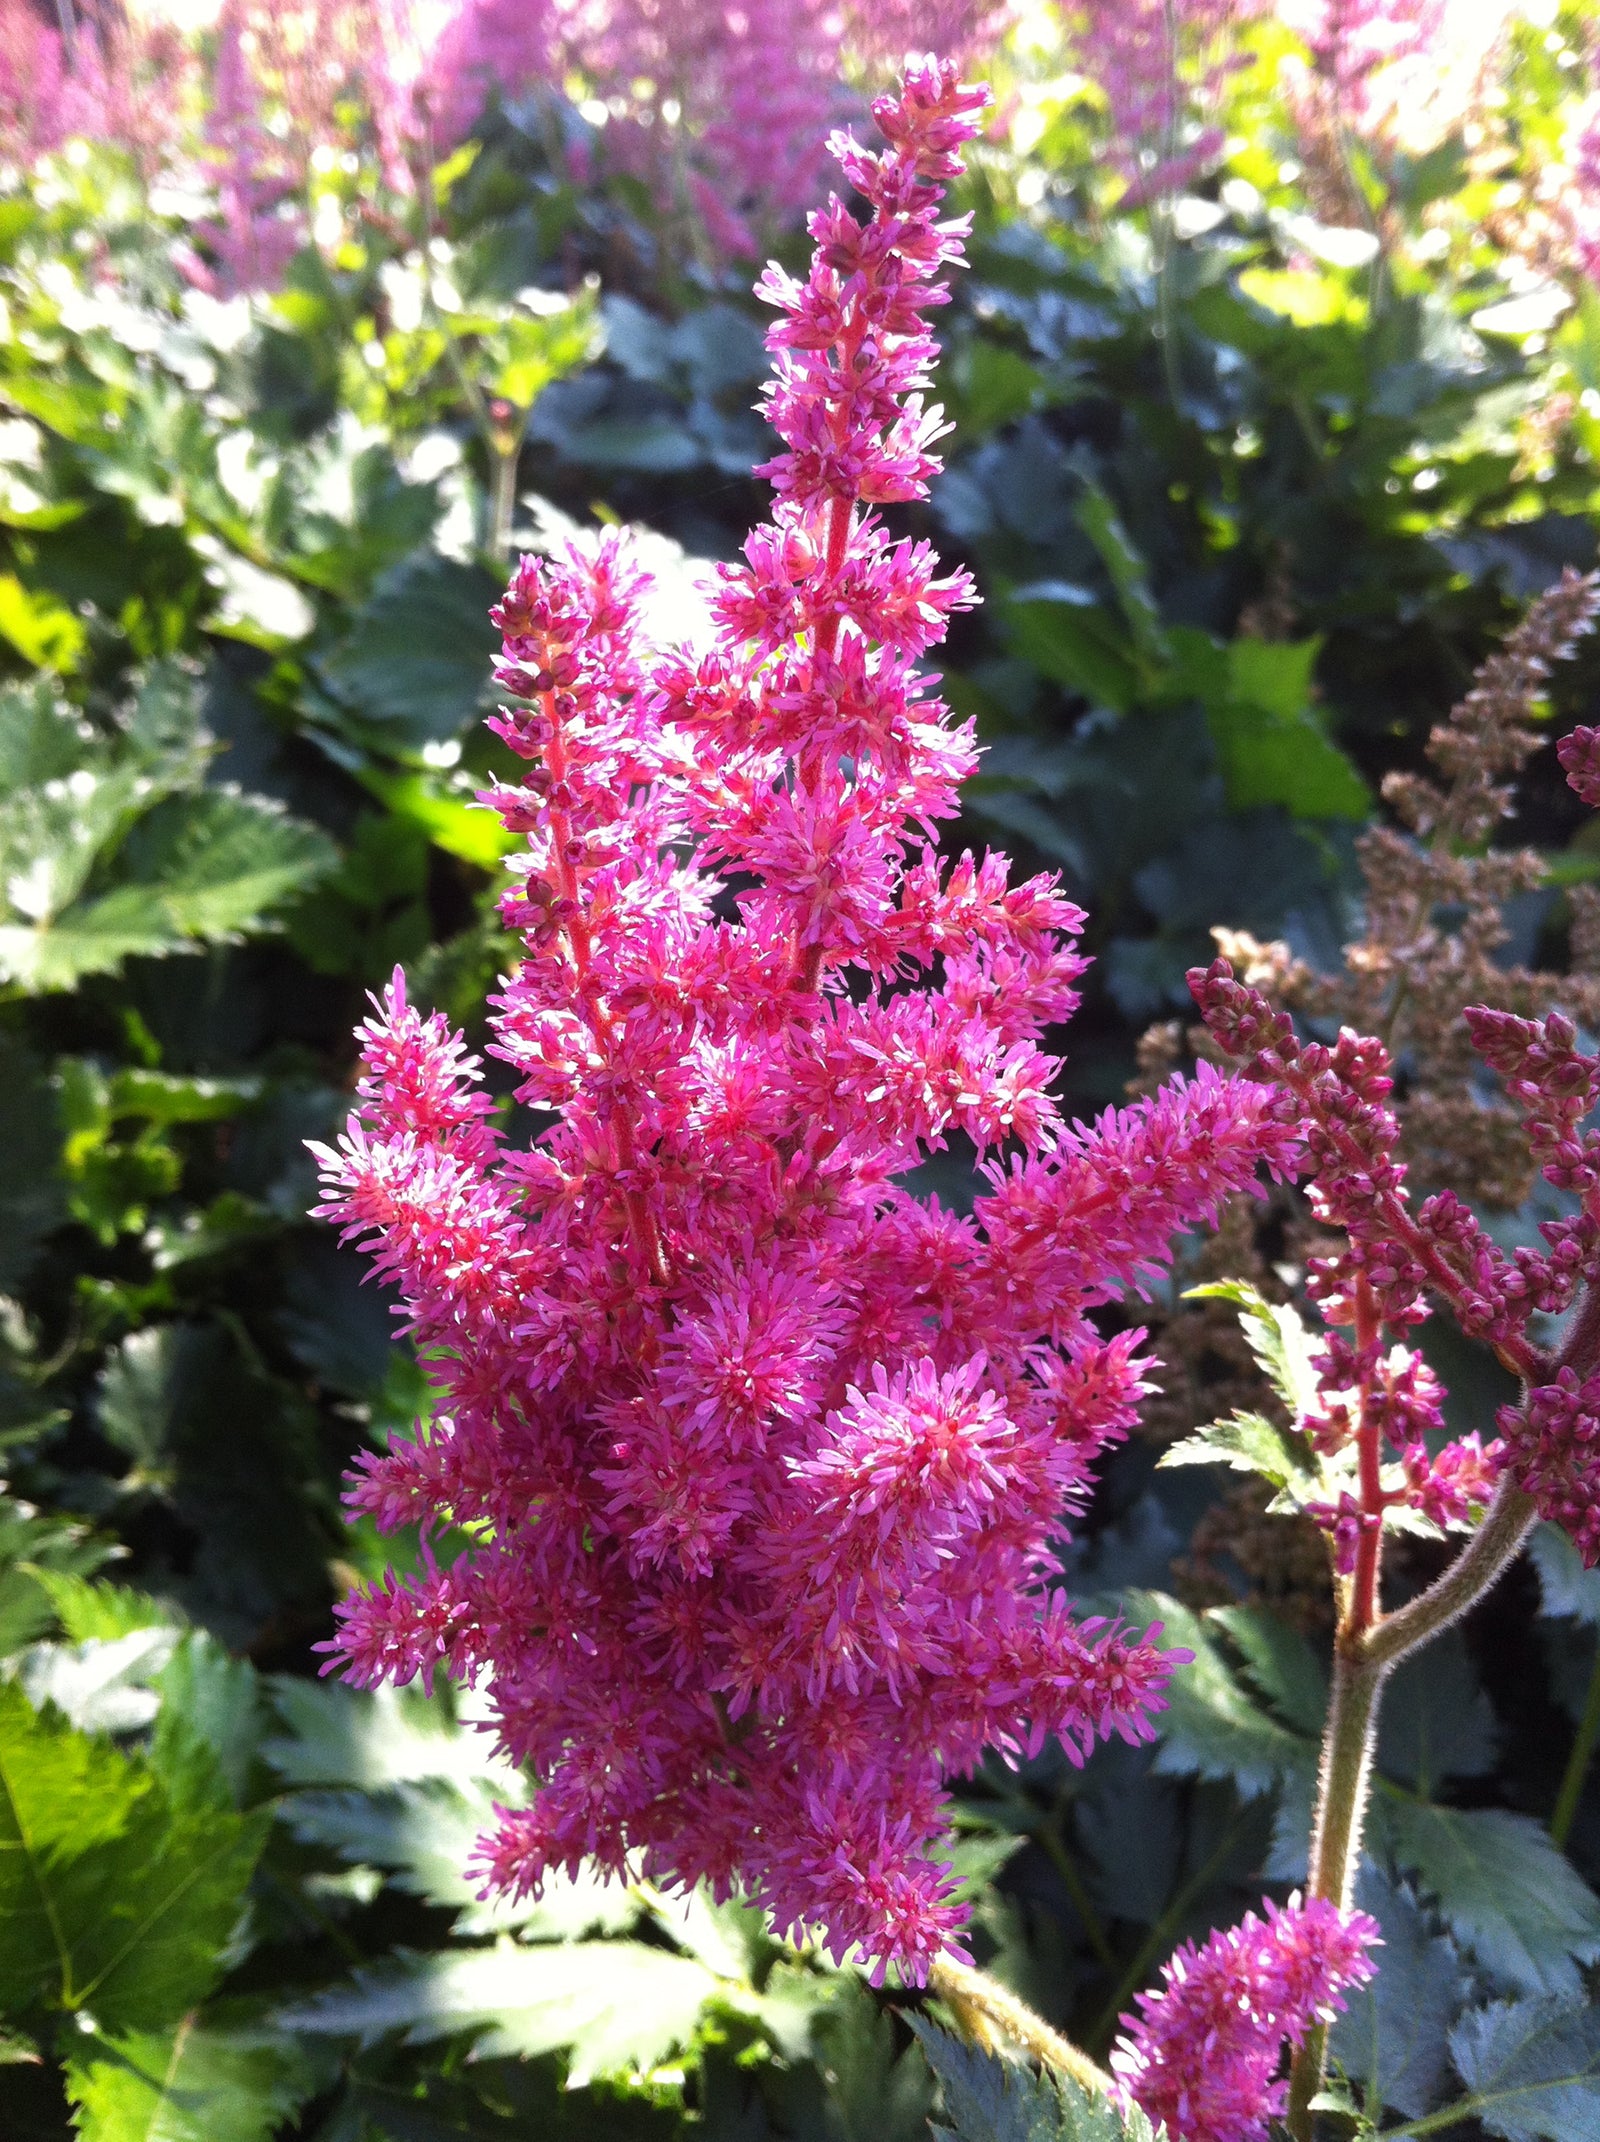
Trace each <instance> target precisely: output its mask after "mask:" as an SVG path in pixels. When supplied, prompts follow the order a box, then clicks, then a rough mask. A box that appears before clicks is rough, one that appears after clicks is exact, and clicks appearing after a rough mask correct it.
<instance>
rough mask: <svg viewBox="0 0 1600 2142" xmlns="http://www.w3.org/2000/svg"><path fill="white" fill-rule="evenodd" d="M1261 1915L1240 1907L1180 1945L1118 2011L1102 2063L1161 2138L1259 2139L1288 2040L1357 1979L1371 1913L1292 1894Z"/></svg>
mask: <svg viewBox="0 0 1600 2142" xmlns="http://www.w3.org/2000/svg"><path fill="white" fill-rule="evenodd" d="M1265 1909H1266V1917H1265V1918H1264V1919H1258V1918H1257V1917H1256V1916H1255V1914H1254V1913H1253V1912H1247V1913H1246V1914H1245V1916H1244V1918H1243V1919H1242V1920H1241V1921H1240V1922H1239V1924H1238V1925H1237V1926H1235V1927H1230V1928H1228V1929H1227V1930H1226V1931H1224V1932H1219V1933H1215V1934H1213V1935H1212V1936H1211V1939H1210V1940H1209V1941H1208V1942H1207V1943H1206V1944H1205V1946H1204V1947H1203V1948H1199V1949H1197V1948H1195V1947H1194V1946H1193V1944H1192V1943H1190V1944H1187V1945H1185V1946H1184V1947H1183V1948H1181V1949H1179V1950H1178V1952H1177V1954H1176V1955H1175V1956H1174V1957H1173V1958H1172V1960H1171V1962H1170V1963H1168V1965H1167V1967H1166V1969H1165V1971H1164V1972H1163V1974H1162V1979H1163V1983H1162V1985H1161V1987H1160V1988H1159V1990H1157V1991H1156V1992H1154V1993H1141V1994H1140V1995H1139V1996H1138V2005H1139V2014H1138V2015H1137V2016H1124V2017H1123V2018H1122V2022H1123V2025H1124V2028H1125V2031H1126V2035H1125V2036H1124V2037H1122V2038H1119V2039H1118V2041H1117V2044H1116V2046H1115V2048H1114V2049H1113V2051H1112V2054H1111V2068H1112V2072H1113V2074H1114V2075H1115V2076H1116V2077H1117V2080H1118V2082H1119V2083H1120V2084H1121V2086H1122V2088H1123V2090H1124V2091H1125V2093H1126V2095H1127V2097H1128V2098H1130V2099H1132V2100H1133V2101H1134V2102H1135V2103H1136V2104H1138V2105H1139V2106H1140V2107H1141V2108H1142V2109H1143V2110H1144V2112H1145V2113H1146V2114H1148V2116H1149V2118H1150V2120H1151V2122H1152V2124H1154V2125H1156V2126H1158V2127H1159V2126H1160V2125H1161V2123H1162V2122H1165V2123H1166V2130H1167V2133H1168V2135H1169V2136H1170V2137H1171V2142H1266V2136H1267V2124H1268V2122H1269V2121H1270V2120H1274V2119H1277V2118H1278V2117H1279V2116H1280V2115H1281V2114H1282V2112H1283V2110H1284V2107H1285V2103H1286V2099H1287V2091H1286V2086H1285V2084H1284V2083H1283V2082H1282V2081H1280V2080H1278V2079H1277V2073H1278V2068H1279V2065H1280V2062H1281V2060H1282V2057H1283V2050H1284V2047H1285V2045H1286V2044H1288V2045H1292V2046H1298V2045H1299V2044H1300V2043H1301V2041H1302V2040H1303V2039H1304V2037H1305V2036H1306V2033H1307V2032H1308V2031H1309V2030H1311V2029H1312V2028H1313V2027H1314V2026H1315V2025H1316V2024H1318V2023H1324V2022H1327V2021H1328V2020H1329V2019H1330V2018H1331V2016H1332V2015H1333V2014H1334V2013H1335V2011H1336V2010H1338V2009H1341V2008H1343V2007H1344V2005H1345V2004H1344V2000H1343V1998H1342V1995H1343V1990H1344V1988H1345V1987H1347V1986H1359V1985H1364V1984H1365V1983H1366V1981H1367V1980H1368V1979H1370V1978H1371V1977H1372V1975H1373V1971H1374V1968H1375V1967H1374V1965H1373V1963H1372V1961H1371V1958H1370V1957H1369V1956H1368V1955H1367V1950H1368V1949H1369V1948H1370V1947H1371V1946H1372V1945H1373V1944H1374V1943H1375V1942H1377V1941H1378V1939H1379V1932H1378V1926H1377V1922H1376V1920H1373V1919H1370V1918H1368V1917H1367V1915H1366V1914H1365V1913H1364V1912H1341V1911H1339V1910H1338V1909H1337V1908H1336V1907H1335V1906H1334V1905H1332V1904H1327V1903H1323V1902H1321V1901H1319V1900H1317V1899H1315V1898H1313V1899H1312V1900H1310V1901H1309V1902H1305V1903H1302V1902H1301V1900H1300V1899H1299V1898H1298V1897H1291V1898H1290V1900H1289V1903H1288V1904H1287V1906H1285V1907H1283V1908H1281V1909H1280V1908H1279V1907H1278V1906H1277V1905H1275V1904H1273V1903H1271V1902H1268V1903H1267V1905H1266V1907H1265Z"/></svg>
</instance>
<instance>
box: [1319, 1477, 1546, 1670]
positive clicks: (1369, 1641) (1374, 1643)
mask: <svg viewBox="0 0 1600 2142" xmlns="http://www.w3.org/2000/svg"><path fill="white" fill-rule="evenodd" d="M1537 1515H1538V1512H1537V1511H1536V1509H1535V1508H1534V1503H1533V1498H1532V1496H1531V1495H1524V1494H1523V1492H1522V1490H1521V1488H1519V1487H1518V1486H1517V1485H1516V1483H1515V1481H1513V1480H1512V1479H1511V1478H1510V1476H1509V1475H1508V1476H1507V1477H1506V1478H1505V1479H1503V1480H1502V1481H1501V1483H1500V1485H1499V1487H1498V1489H1497V1490H1496V1492H1495V1498H1494V1501H1493V1502H1492V1503H1491V1504H1490V1505H1489V1513H1488V1515H1487V1516H1486V1517H1485V1518H1484V1520H1483V1523H1482V1524H1481V1525H1480V1526H1479V1527H1478V1529H1477V1531H1476V1532H1475V1533H1474V1534H1473V1535H1472V1537H1471V1539H1470V1540H1469V1541H1468V1542H1467V1544H1466V1546H1465V1547H1463V1548H1462V1550H1461V1552H1460V1554H1458V1555H1457V1556H1456V1558H1455V1560H1454V1561H1453V1562H1452V1563H1451V1564H1450V1567H1449V1568H1448V1569H1447V1570H1446V1571H1445V1573H1444V1575H1443V1576H1442V1577H1440V1578H1438V1579H1437V1580H1436V1581H1435V1582H1434V1583H1432V1584H1430V1585H1429V1586H1428V1589H1427V1590H1426V1591H1425V1592H1419V1593H1418V1595H1417V1597H1416V1598H1415V1599H1411V1600H1408V1601H1407V1602H1406V1604H1405V1605H1404V1606H1403V1607H1400V1608H1399V1609H1397V1611H1396V1612H1395V1613H1393V1614H1386V1615H1385V1616H1384V1618H1383V1620H1382V1621H1380V1622H1378V1623H1376V1624H1375V1625H1374V1626H1373V1627H1372V1628H1370V1629H1368V1630H1367V1632H1366V1634H1365V1635H1364V1636H1363V1637H1362V1640H1361V1655H1362V1657H1363V1658H1364V1659H1365V1660H1367V1661H1368V1662H1369V1663H1370V1664H1372V1665H1375V1666H1381V1667H1384V1668H1388V1667H1390V1666H1397V1665H1398V1664H1399V1663H1400V1661H1401V1660H1402V1659H1403V1658H1406V1657H1408V1656H1409V1655H1410V1654H1411V1653H1412V1652H1413V1651H1415V1650H1416V1649H1417V1648H1418V1647H1419V1645H1422V1644H1425V1643H1427V1642H1429V1641H1430V1639H1431V1638H1433V1637H1435V1636H1437V1635H1438V1634H1439V1632H1440V1630H1441V1629H1447V1628H1448V1627H1449V1626H1450V1624H1451V1622H1453V1621H1459V1620H1460V1618H1461V1616H1462V1615H1463V1614H1464V1613H1465V1612H1466V1611H1467V1609H1468V1607H1470V1606H1473V1605H1475V1604H1476V1603H1477V1601H1478V1600H1480V1599H1481V1598H1482V1597H1483V1595H1484V1593H1485V1592H1486V1591H1488V1590H1489V1588H1490V1586H1491V1585H1492V1584H1494V1583H1495V1582H1496V1581H1497V1580H1498V1579H1499V1578H1500V1577H1502V1576H1503V1575H1504V1574H1505V1572H1506V1570H1507V1569H1508V1568H1509V1567H1510V1565H1511V1564H1512V1563H1513V1562H1514V1561H1515V1560H1516V1558H1517V1556H1518V1555H1519V1554H1520V1553H1521V1551H1522V1547H1523V1543H1524V1541H1525V1540H1526V1539H1527V1537H1528V1534H1529V1533H1530V1532H1531V1531H1532V1530H1533V1521H1534V1518H1535V1517H1536V1516H1537Z"/></svg>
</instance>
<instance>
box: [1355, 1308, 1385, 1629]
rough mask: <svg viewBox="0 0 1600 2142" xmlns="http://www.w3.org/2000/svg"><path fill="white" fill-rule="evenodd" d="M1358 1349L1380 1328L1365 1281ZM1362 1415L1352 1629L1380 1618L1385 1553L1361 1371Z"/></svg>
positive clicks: (1370, 1415) (1372, 1344) (1372, 1343)
mask: <svg viewBox="0 0 1600 2142" xmlns="http://www.w3.org/2000/svg"><path fill="white" fill-rule="evenodd" d="M1355 1321H1356V1351H1357V1353H1358V1355H1359V1356H1360V1357H1361V1358H1362V1359H1363V1360H1364V1361H1365V1360H1366V1358H1367V1357H1368V1356H1369V1355H1370V1354H1371V1353H1372V1351H1373V1350H1374V1349H1375V1348H1376V1346H1377V1345H1378V1342H1379V1339H1380V1336H1381V1333H1382V1326H1381V1325H1380V1323H1379V1321H1378V1308H1377V1304H1376V1303H1375V1302H1374V1300H1373V1298H1372V1288H1371V1286H1370V1284H1369V1283H1368V1281H1367V1280H1366V1279H1364V1278H1363V1279H1358V1280H1357V1281H1356V1286H1355ZM1360 1407H1361V1418H1360V1421H1359V1423H1358V1425H1357V1428H1356V1445H1357V1451H1358V1454H1359V1457H1360V1463H1361V1534H1360V1538H1359V1540H1358V1542H1357V1545H1356V1567H1355V1580H1354V1582H1353V1584H1352V1586H1351V1590H1350V1607H1349V1612H1348V1614H1347V1616H1346V1622H1345V1626H1346V1629H1347V1630H1348V1631H1352V1632H1357V1633H1358V1632H1359V1631H1361V1630H1363V1629H1370V1628H1371V1626H1372V1624H1373V1623H1374V1622H1375V1621H1376V1620H1377V1618H1378V1568H1379V1562H1380V1559H1381V1556H1382V1552H1383V1506H1384V1493H1383V1478H1382V1471H1381V1467H1382V1452H1381V1450H1380V1448H1379V1445H1380V1442H1381V1438H1382V1429H1381V1427H1380V1425H1379V1423H1378V1421H1377V1419H1376V1417H1375V1413H1374V1408H1373V1405H1372V1374H1371V1371H1370V1370H1369V1369H1365V1368H1364V1369H1363V1371H1362V1376H1361V1391H1360Z"/></svg>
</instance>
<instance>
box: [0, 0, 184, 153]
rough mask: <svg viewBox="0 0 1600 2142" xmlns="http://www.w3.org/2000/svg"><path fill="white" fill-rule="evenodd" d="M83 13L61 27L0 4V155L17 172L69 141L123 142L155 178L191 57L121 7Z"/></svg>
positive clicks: (165, 29) (35, 12) (23, 3)
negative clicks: (100, 17) (17, 167)
mask: <svg viewBox="0 0 1600 2142" xmlns="http://www.w3.org/2000/svg"><path fill="white" fill-rule="evenodd" d="M104 21H105V22H106V23H109V24H110V27H109V29H108V28H104V27H102V26H101V23H100V21H97V19H96V12H95V11H93V10H88V9H86V10H84V11H83V12H82V13H81V14H79V15H78V16H77V19H76V21H74V20H73V11H72V10H70V9H69V10H67V11H66V27H63V26H62V23H61V21H60V19H59V17H58V20H57V21H54V22H52V21H49V20H47V19H46V16H45V11H42V10H40V9H38V8H36V7H34V6H32V5H30V0H0V155H4V156H7V157H9V158H12V159H13V160H15V161H16V162H18V163H24V164H26V163H31V162H33V161H34V160H35V158H37V157H40V156H43V155H46V154H47V153H48V152H49V151H51V150H53V149H59V148H60V147H61V146H62V144H63V143H64V142H66V141H69V140H71V139H72V138H73V137H74V136H75V135H94V136H99V137H100V138H102V139H109V140H112V141H117V142H120V143H122V144H123V145H124V146H125V147H126V148H128V149H129V150H131V151H132V153H133V155H134V157H135V159H136V160H137V161H138V163H139V164H140V165H141V166H142V167H144V168H146V169H152V168H153V167H154V166H155V164H156V163H158V162H159V160H160V158H161V157H162V155H163V154H164V153H165V151H166V150H167V149H168V148H169V147H170V146H171V142H172V140H173V138H174V136H175V134H176V131H177V129H178V126H179V123H180V116H181V108H182V104H183V101H184V97H185V93H186V91H187V89H188V87H189V86H190V84H191V82H192V78H193V75H194V67H193V62H192V54H191V53H190V51H189V50H188V48H187V47H186V46H185V44H184V41H183V39H182V38H181V37H180V36H179V34H178V33H177V31H176V30H174V29H173V28H171V27H170V26H169V25H164V24H161V23H152V22H148V21H146V20H145V19H143V18H142V17H141V16H138V15H126V14H124V13H123V11H122V10H121V9H120V8H119V9H117V10H116V11H115V12H113V11H112V10H110V9H107V10H106V11H105V15H104Z"/></svg>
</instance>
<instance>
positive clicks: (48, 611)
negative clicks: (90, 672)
mask: <svg viewBox="0 0 1600 2142" xmlns="http://www.w3.org/2000/svg"><path fill="white" fill-rule="evenodd" d="M0 637H3V638H5V639H7V640H9V641H10V642H11V645H12V646H13V647H14V648H15V649H16V651H17V653H18V654H19V655H21V657H22V659H23V661H24V662H26V663H27V664H28V665H29V667H30V668H32V669H54V670H66V671H71V670H73V669H76V667H77V666H78V661H79V658H80V657H81V655H82V653H83V649H84V643H85V640H86V639H87V634H86V633H85V631H84V626H83V619H82V618H81V617H79V616H78V615H77V613H76V611H73V610H69V609H68V608H67V606H66V604H65V603H64V602H62V601H60V599H59V598H58V597H56V596H54V595H52V594H51V593H50V591H49V590H48V589H47V588H39V589H33V588H25V587H24V586H23V585H22V582H21V581H20V580H19V579H18V578H17V576H16V574H15V573H0Z"/></svg>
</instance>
